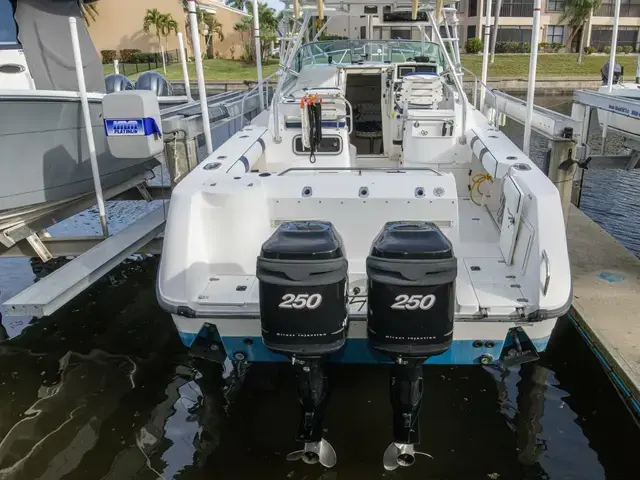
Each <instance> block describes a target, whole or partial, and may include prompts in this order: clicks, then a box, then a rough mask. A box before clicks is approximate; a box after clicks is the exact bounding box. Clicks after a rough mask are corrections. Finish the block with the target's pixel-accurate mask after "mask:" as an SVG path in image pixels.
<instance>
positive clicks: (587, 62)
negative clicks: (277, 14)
mask: <svg viewBox="0 0 640 480" xmlns="http://www.w3.org/2000/svg"><path fill="white" fill-rule="evenodd" d="M576 58H577V57H576V54H561V53H560V54H540V55H538V72H537V74H538V77H593V78H600V69H601V68H602V66H603V65H604V63H605V62H606V61H607V60H608V59H609V56H608V55H584V56H583V57H582V64H578V63H577V62H576ZM616 61H617V62H618V63H619V64H620V65H621V66H623V67H624V69H625V72H626V77H627V78H631V77H634V78H635V70H636V62H637V55H624V54H620V55H617V56H616ZM203 63H204V65H203V67H204V78H205V80H207V81H212V82H225V81H227V82H241V81H243V80H256V78H257V75H256V68H255V66H254V65H250V64H247V63H244V62H242V61H239V60H226V59H212V60H205V61H204V62H203ZM462 64H463V65H464V66H465V67H467V68H468V69H470V70H471V71H472V72H474V73H475V74H476V75H478V76H480V73H481V70H482V56H481V55H463V56H462ZM103 67H104V72H105V74H107V73H113V65H104V66H103ZM277 67H278V64H277V61H275V60H269V62H268V63H267V64H266V65H263V70H262V71H263V75H264V76H265V77H266V76H267V75H270V74H271V73H273V72H275V71H276V69H277ZM146 68H148V67H147V64H141V65H140V69H141V70H142V69H146ZM158 71H160V72H162V67H161V68H159V69H158ZM120 72H121V73H123V70H122V68H121V70H120ZM133 72H135V65H125V66H124V73H125V74H126V75H127V76H128V77H129V78H130V79H131V80H135V79H136V78H137V77H138V75H137V74H135V73H133ZM528 72H529V55H522V54H521V55H509V54H501V55H496V61H495V63H494V64H493V65H489V78H498V77H522V78H526V77H527V74H528ZM166 78H167V79H168V80H182V67H181V66H180V64H179V63H174V64H171V65H168V66H167V75H166ZM189 80H191V81H192V82H195V81H196V69H195V65H194V64H193V63H189Z"/></svg>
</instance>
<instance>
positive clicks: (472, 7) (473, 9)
mask: <svg viewBox="0 0 640 480" xmlns="http://www.w3.org/2000/svg"><path fill="white" fill-rule="evenodd" d="M469 16H470V17H477V16H478V0H469Z"/></svg>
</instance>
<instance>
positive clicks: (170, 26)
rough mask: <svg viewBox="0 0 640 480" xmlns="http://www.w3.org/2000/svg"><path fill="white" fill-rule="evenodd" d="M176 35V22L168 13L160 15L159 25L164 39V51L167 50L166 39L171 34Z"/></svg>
mask: <svg viewBox="0 0 640 480" xmlns="http://www.w3.org/2000/svg"><path fill="white" fill-rule="evenodd" d="M173 32H175V33H178V22H176V21H175V20H174V19H173V17H172V16H171V14H170V13H167V14H164V15H162V22H161V25H160V33H161V34H162V36H163V37H164V46H165V50H168V40H167V37H168V36H169V35H171V33H173Z"/></svg>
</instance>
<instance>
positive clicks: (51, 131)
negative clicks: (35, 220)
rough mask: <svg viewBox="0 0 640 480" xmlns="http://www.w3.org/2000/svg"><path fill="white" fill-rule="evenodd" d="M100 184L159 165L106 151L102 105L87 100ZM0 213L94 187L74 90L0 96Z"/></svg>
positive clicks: (119, 179) (115, 182) (93, 100)
mask: <svg viewBox="0 0 640 480" xmlns="http://www.w3.org/2000/svg"><path fill="white" fill-rule="evenodd" d="M89 108H90V112H91V123H92V129H93V134H94V139H95V145H96V154H97V159H98V168H99V171H100V177H101V181H102V186H103V188H106V187H109V186H112V185H117V184H119V183H122V182H124V181H126V180H127V179H130V178H131V177H133V176H135V175H136V174H139V173H141V172H143V171H144V170H148V169H152V168H153V167H155V166H156V165H158V163H159V162H158V161H157V160H156V159H155V158H149V159H142V160H139V159H119V158H115V157H114V156H113V155H111V154H110V153H109V148H108V146H107V141H106V135H105V131H104V125H103V121H102V104H101V100H99V99H91V100H90V103H89ZM0 110H1V111H2V115H0V152H2V153H0V169H1V171H2V175H0V211H5V210H11V209H15V208H20V207H25V206H30V205H35V204H41V203H49V202H57V201H60V200H64V199H67V198H72V197H75V196H78V195H82V194H85V193H88V192H91V191H92V190H93V189H94V186H93V176H92V171H91V162H90V159H89V148H88V145H87V139H86V132H85V129H84V122H83V116H82V108H81V103H80V99H79V98H78V96H77V94H73V95H68V96H65V95H63V94H57V95H53V94H52V95H51V96H46V95H37V96H36V95H33V92H30V94H25V95H22V96H21V95H10V96H8V95H7V96H5V95H0Z"/></svg>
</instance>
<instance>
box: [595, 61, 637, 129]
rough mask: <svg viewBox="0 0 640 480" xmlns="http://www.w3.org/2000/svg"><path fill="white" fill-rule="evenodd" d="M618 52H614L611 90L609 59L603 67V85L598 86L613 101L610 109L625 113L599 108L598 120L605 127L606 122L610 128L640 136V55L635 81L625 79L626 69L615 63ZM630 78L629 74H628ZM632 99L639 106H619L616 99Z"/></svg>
mask: <svg viewBox="0 0 640 480" xmlns="http://www.w3.org/2000/svg"><path fill="white" fill-rule="evenodd" d="M615 57H616V53H615V51H614V52H612V58H613V61H614V70H613V73H614V74H613V80H612V85H611V91H609V86H608V84H607V82H608V75H609V62H610V61H611V59H609V60H608V61H607V62H606V63H605V64H604V65H603V66H602V69H601V76H602V86H600V87H599V88H598V93H602V94H604V95H609V96H610V97H611V99H612V100H613V102H612V103H611V104H610V105H609V110H611V111H616V112H618V113H622V114H623V115H611V114H608V113H607V110H604V109H597V112H598V122H599V123H600V126H601V127H603V126H604V124H605V122H606V124H607V126H608V128H612V129H614V130H615V131H617V132H618V133H620V134H622V135H629V134H630V135H634V136H640V121H639V120H640V56H638V68H637V69H636V76H635V81H634V82H630V81H625V79H624V78H625V77H624V69H623V68H622V67H621V66H620V64H618V63H615ZM627 78H628V76H627ZM616 98H620V99H623V100H632V101H635V102H637V104H638V105H637V108H635V109H632V111H627V110H629V109H628V108H627V107H626V106H619V105H617V104H616V103H615V99H616Z"/></svg>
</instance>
